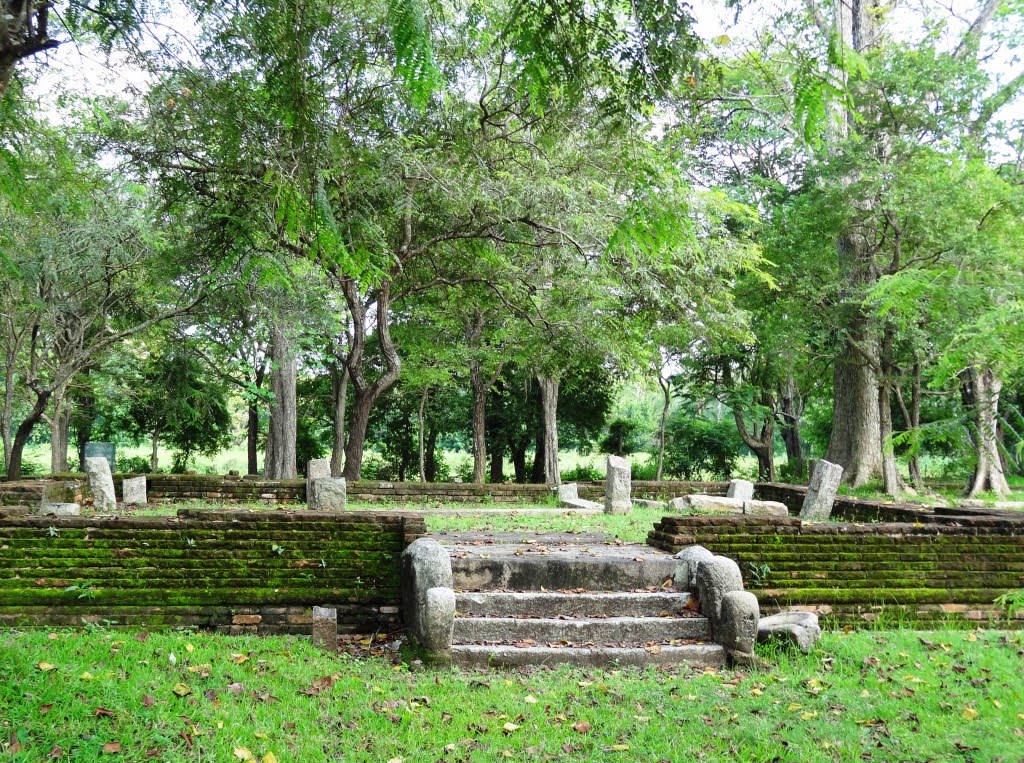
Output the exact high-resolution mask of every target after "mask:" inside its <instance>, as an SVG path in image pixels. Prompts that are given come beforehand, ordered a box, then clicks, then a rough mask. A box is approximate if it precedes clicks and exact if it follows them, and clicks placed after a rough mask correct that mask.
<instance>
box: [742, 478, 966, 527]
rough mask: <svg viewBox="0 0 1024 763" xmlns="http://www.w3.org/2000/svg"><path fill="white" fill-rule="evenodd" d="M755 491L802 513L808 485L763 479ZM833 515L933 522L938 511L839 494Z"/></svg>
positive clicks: (857, 519) (859, 519)
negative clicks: (764, 480)
mask: <svg viewBox="0 0 1024 763" xmlns="http://www.w3.org/2000/svg"><path fill="white" fill-rule="evenodd" d="M754 494H755V496H756V497H757V498H759V499H761V500H762V501H778V502H779V503H784V504H786V508H787V509H789V513H790V514H799V513H800V509H801V507H802V506H803V504H804V498H805V497H806V496H807V486H806V485H787V484H783V483H775V482H759V483H757V485H755V486H754ZM957 513H958V514H959V513H961V512H960V510H959V509H957ZM832 516H833V517H835V518H836V519H845V520H847V521H850V522H879V521H881V522H930V521H932V519H933V517H934V512H933V510H932V509H931V508H929V507H926V506H924V505H921V504H906V503H904V504H894V503H886V502H885V501H868V500H865V499H863V498H853V497H852V496H845V495H839V496H836V500H835V503H834V504H833V505H832Z"/></svg>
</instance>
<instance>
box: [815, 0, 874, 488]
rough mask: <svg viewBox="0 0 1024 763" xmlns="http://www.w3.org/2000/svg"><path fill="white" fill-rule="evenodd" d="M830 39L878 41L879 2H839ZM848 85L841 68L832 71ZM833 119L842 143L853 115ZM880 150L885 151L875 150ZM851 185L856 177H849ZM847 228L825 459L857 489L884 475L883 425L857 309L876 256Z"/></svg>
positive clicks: (868, 338) (857, 203)
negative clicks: (840, 335)
mask: <svg viewBox="0 0 1024 763" xmlns="http://www.w3.org/2000/svg"><path fill="white" fill-rule="evenodd" d="M834 8H835V27H834V30H833V31H834V34H835V36H836V37H838V39H839V40H840V41H841V42H842V44H843V45H845V46H847V47H849V48H851V49H853V50H856V51H858V52H861V53H863V52H865V51H867V50H868V49H869V48H870V47H871V46H873V45H874V44H875V43H876V41H877V39H878V17H879V16H878V0H842V2H837V3H835V4H834ZM833 71H834V72H835V73H836V74H837V76H838V77H839V79H840V81H842V82H843V83H845V82H846V75H845V73H844V72H843V71H842V69H839V68H834V70H833ZM838 117H839V118H838V119H836V120H835V123H836V124H835V128H836V129H835V134H834V136H833V137H834V138H835V139H837V140H838V139H842V138H845V137H846V136H847V135H848V134H849V127H850V125H852V124H853V122H854V120H855V118H856V115H855V114H854V113H852V112H851V111H845V110H844V111H843V112H842V113H841V114H840V115H838ZM878 149H879V150H884V147H883V146H879V147H878ZM846 180H847V184H848V185H852V184H853V183H854V182H855V181H856V180H857V178H856V176H854V175H851V176H850V177H848V178H847V179H846ZM874 203H875V202H874V201H873V200H870V199H854V200H852V201H851V206H852V207H853V211H854V212H855V213H856V214H855V217H862V218H867V217H869V216H870V214H871V210H872V205H873V204H874ZM857 222H858V221H857V220H854V221H853V222H852V223H851V226H850V228H848V229H847V230H846V231H845V232H844V233H843V234H841V235H840V236H839V238H838V240H837V241H836V254H837V258H838V261H839V269H840V272H841V273H842V275H843V278H844V279H845V281H846V283H847V291H848V296H847V297H846V303H845V305H843V306H841V307H840V308H838V309H840V310H842V311H844V313H845V315H844V317H845V328H846V330H847V335H846V338H845V341H844V347H843V352H842V355H841V357H839V358H837V360H836V363H835V372H834V398H833V404H832V439H831V441H830V442H829V445H828V449H827V450H826V452H825V459H826V460H827V461H831V462H832V463H835V464H839V465H840V466H842V467H843V482H846V483H848V484H850V485H852V486H853V487H858V486H860V485H863V484H865V483H866V482H868V481H870V480H872V479H874V478H876V477H878V476H879V475H880V474H881V471H882V448H881V441H882V440H881V424H880V422H879V410H880V408H879V400H878V388H879V384H878V378H877V376H878V355H879V340H878V336H877V334H876V333H875V331H874V328H873V327H872V326H871V323H870V321H869V319H868V317H867V316H866V315H865V314H864V311H863V309H862V307H861V304H860V303H861V300H862V298H863V290H864V289H865V288H869V287H870V286H871V285H873V284H874V283H875V282H876V281H877V280H878V273H877V269H876V267H875V264H874V252H873V251H872V249H871V247H870V246H869V242H868V240H867V238H866V236H865V234H864V232H863V231H862V230H861V229H859V228H858V227H856V226H857Z"/></svg>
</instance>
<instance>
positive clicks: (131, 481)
mask: <svg viewBox="0 0 1024 763" xmlns="http://www.w3.org/2000/svg"><path fill="white" fill-rule="evenodd" d="M121 500H122V501H123V502H124V503H126V504H128V505H129V506H144V505H145V504H146V503H148V501H147V499H146V478H145V477H125V478H124V480H123V481H122V482H121Z"/></svg>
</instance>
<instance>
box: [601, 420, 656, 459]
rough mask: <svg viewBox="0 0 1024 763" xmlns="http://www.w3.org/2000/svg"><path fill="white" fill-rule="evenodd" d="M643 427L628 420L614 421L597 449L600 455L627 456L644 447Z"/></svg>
mask: <svg viewBox="0 0 1024 763" xmlns="http://www.w3.org/2000/svg"><path fill="white" fill-rule="evenodd" d="M645 439H646V438H645V433H644V431H643V427H642V426H641V425H640V424H639V423H638V422H636V421H632V420H630V419H615V421H613V422H612V423H611V424H609V425H608V434H606V435H605V436H604V437H602V438H601V442H600V443H598V448H599V449H600V450H601V452H602V453H613V454H615V455H616V456H628V455H630V454H631V453H636V452H637V451H638V450H640V449H641V448H642V447H643V446H644V440H645Z"/></svg>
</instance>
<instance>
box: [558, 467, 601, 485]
mask: <svg viewBox="0 0 1024 763" xmlns="http://www.w3.org/2000/svg"><path fill="white" fill-rule="evenodd" d="M561 476H562V482H597V481H600V480H603V479H604V475H603V474H602V473H601V470H600V469H598V468H597V467H596V466H589V465H588V464H576V466H574V467H573V468H572V469H564V470H562V475H561Z"/></svg>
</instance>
